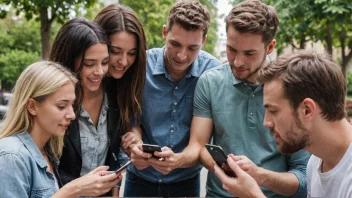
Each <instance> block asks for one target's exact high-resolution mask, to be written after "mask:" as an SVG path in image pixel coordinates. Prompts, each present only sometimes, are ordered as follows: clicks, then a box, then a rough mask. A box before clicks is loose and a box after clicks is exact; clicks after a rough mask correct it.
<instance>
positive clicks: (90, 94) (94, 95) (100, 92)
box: [83, 86, 103, 100]
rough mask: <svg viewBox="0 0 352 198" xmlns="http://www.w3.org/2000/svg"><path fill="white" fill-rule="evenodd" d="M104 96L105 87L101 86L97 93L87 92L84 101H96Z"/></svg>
mask: <svg viewBox="0 0 352 198" xmlns="http://www.w3.org/2000/svg"><path fill="white" fill-rule="evenodd" d="M102 94H103V87H102V86H100V88H99V89H98V90H97V91H86V90H85V92H84V98H83V100H86V99H88V100H89V99H94V98H97V97H99V96H102Z"/></svg>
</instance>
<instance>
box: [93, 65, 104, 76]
mask: <svg viewBox="0 0 352 198" xmlns="http://www.w3.org/2000/svg"><path fill="white" fill-rule="evenodd" d="M94 75H97V76H101V75H104V70H103V65H102V64H99V65H98V66H97V68H96V70H95V71H94Z"/></svg>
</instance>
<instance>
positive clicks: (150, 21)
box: [120, 0, 217, 54]
mask: <svg viewBox="0 0 352 198" xmlns="http://www.w3.org/2000/svg"><path fill="white" fill-rule="evenodd" d="M200 2H201V3H202V4H203V5H205V6H206V7H207V8H208V10H209V12H210V14H211V24H210V28H209V30H208V37H207V42H206V44H205V46H204V48H203V49H204V50H205V51H207V52H209V53H211V54H213V53H214V48H215V44H216V41H217V36H216V32H217V21H216V17H217V8H216V6H215V4H216V2H217V0H201V1H200ZM120 3H121V4H124V5H127V6H129V7H130V8H131V9H133V10H134V11H135V12H136V13H137V15H138V17H139V19H140V20H141V22H142V24H143V25H144V31H145V34H146V39H147V44H148V48H149V49H150V48H155V47H161V46H163V45H164V44H165V43H164V40H163V38H162V35H161V32H162V27H163V25H164V24H166V22H167V16H168V14H169V10H170V8H171V7H172V5H173V4H174V3H175V0H143V1H130V0H120Z"/></svg>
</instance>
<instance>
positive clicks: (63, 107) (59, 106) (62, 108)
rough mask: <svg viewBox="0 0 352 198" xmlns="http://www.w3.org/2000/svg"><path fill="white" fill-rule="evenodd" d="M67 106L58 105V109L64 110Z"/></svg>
mask: <svg viewBox="0 0 352 198" xmlns="http://www.w3.org/2000/svg"><path fill="white" fill-rule="evenodd" d="M65 107H66V106H65V105H57V108H58V109H59V110H64V109H65Z"/></svg>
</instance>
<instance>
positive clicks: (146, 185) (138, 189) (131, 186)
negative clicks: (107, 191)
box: [123, 171, 200, 197]
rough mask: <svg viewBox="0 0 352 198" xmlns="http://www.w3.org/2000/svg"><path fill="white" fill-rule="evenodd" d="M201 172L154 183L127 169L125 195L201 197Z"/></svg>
mask: <svg viewBox="0 0 352 198" xmlns="http://www.w3.org/2000/svg"><path fill="white" fill-rule="evenodd" d="M199 195H200V178H199V174H198V175H196V176H195V177H193V178H190V179H187V180H184V181H179V182H175V183H168V184H165V183H153V182H149V181H147V180H145V179H142V178H140V177H138V176H136V175H135V174H133V173H131V172H130V171H127V173H126V180H125V190H124V195H123V196H124V197H199Z"/></svg>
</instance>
